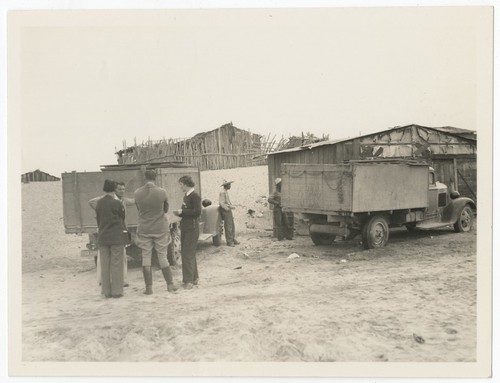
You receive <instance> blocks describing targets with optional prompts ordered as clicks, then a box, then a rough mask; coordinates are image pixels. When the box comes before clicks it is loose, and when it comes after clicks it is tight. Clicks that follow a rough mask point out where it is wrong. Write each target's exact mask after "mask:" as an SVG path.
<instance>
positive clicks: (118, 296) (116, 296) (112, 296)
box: [111, 294, 123, 298]
mask: <svg viewBox="0 0 500 383" xmlns="http://www.w3.org/2000/svg"><path fill="white" fill-rule="evenodd" d="M121 297H123V294H117V295H111V298H121Z"/></svg>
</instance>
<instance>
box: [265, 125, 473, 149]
mask: <svg viewBox="0 0 500 383" xmlns="http://www.w3.org/2000/svg"><path fill="white" fill-rule="evenodd" d="M411 126H416V127H419V128H424V129H430V130H435V131H439V132H441V133H446V134H449V135H451V136H457V137H460V138H462V139H465V140H468V141H472V142H476V138H470V137H471V136H473V137H476V132H475V131H474V130H467V129H461V128H455V127H452V126H443V127H429V126H422V125H416V124H411V125H405V126H396V127H394V128H390V129H386V130H381V131H379V132H374V133H370V134H365V135H362V136H357V137H351V138H342V139H338V140H329V141H321V142H316V143H314V144H308V145H302V146H297V147H295V148H290V149H285V150H280V151H277V152H272V153H268V155H269V156H272V155H274V154H280V153H290V152H298V151H302V150H307V149H314V148H317V147H320V146H325V145H335V144H338V143H342V142H348V141H352V140H354V139H357V138H364V137H370V136H373V135H378V134H381V133H387V132H389V131H391V130H397V129H406V128H409V127H411Z"/></svg>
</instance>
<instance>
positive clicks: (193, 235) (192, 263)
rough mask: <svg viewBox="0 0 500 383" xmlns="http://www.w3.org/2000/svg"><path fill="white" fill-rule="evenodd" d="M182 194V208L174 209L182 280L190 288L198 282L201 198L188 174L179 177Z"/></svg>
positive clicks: (186, 287) (185, 286)
mask: <svg viewBox="0 0 500 383" xmlns="http://www.w3.org/2000/svg"><path fill="white" fill-rule="evenodd" d="M179 185H180V186H181V189H182V191H183V192H184V193H185V195H184V203H183V204H182V208H181V209H179V210H176V211H174V214H175V215H177V216H179V217H181V218H182V219H181V223H180V227H181V259H182V282H183V287H184V288H185V289H192V288H193V285H197V284H198V279H199V276H198V265H197V263H196V246H197V245H198V237H199V236H200V219H199V218H200V215H201V198H200V195H199V194H198V193H196V192H195V190H194V181H193V179H192V178H191V177H190V176H183V177H181V178H180V179H179Z"/></svg>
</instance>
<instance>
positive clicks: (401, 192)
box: [281, 162, 429, 214]
mask: <svg viewBox="0 0 500 383" xmlns="http://www.w3.org/2000/svg"><path fill="white" fill-rule="evenodd" d="M428 173H429V168H428V166H427V165H425V164H409V163H370V162H359V163H356V162H351V163H346V164H321V165H316V164H314V165H313V164H283V165H282V170H281V178H282V180H283V181H282V188H283V189H282V205H283V207H284V208H285V210H288V211H293V212H298V213H300V212H303V213H316V214H332V213H336V212H337V213H361V212H374V211H390V210H399V209H414V208H424V207H427V204H428V202H427V193H428V186H429V184H428V182H429V181H428Z"/></svg>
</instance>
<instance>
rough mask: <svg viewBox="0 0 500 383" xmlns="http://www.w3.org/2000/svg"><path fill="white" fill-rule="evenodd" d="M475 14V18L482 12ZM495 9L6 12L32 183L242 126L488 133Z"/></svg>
mask: <svg viewBox="0 0 500 383" xmlns="http://www.w3.org/2000/svg"><path fill="white" fill-rule="evenodd" d="M476 10H478V9H477V8H476ZM483 11H485V8H483V9H482V10H481V9H480V10H478V12H471V9H470V8H469V9H464V8H451V7H441V8H419V9H417V8H392V9H390V8H378V9H375V8H359V9H353V8H347V9H345V8H328V9H253V10H250V9H244V10H241V9H240V10H237V9H233V10H227V9H226V10H221V9H219V10H163V11H161V10H156V11H118V10H114V11H95V12H82V11H81V12H35V11H32V12H24V13H23V14H19V13H18V14H14V15H12V14H11V15H9V17H10V18H8V21H9V22H10V23H11V24H13V25H15V24H16V22H17V21H20V24H22V26H21V27H18V28H12V31H13V32H12V34H11V37H13V38H11V40H10V45H9V46H8V51H9V50H10V51H11V52H14V53H13V55H14V56H15V57H14V58H13V60H17V61H15V62H16V64H18V65H19V66H18V68H17V71H18V72H17V73H18V76H17V77H16V78H15V79H14V81H12V82H11V84H13V85H12V86H16V87H18V89H19V97H18V98H15V97H14V98H13V100H14V102H18V105H19V107H20V116H21V117H20V127H21V141H22V145H21V148H20V150H21V159H22V165H21V170H22V172H23V173H24V172H28V171H32V170H35V169H41V170H43V171H46V172H48V173H51V174H53V175H57V176H58V175H60V174H61V173H62V172H65V171H73V170H76V171H97V170H99V166H100V165H103V164H115V163H116V155H115V154H114V153H115V151H116V150H120V149H122V148H123V145H124V140H125V141H126V144H127V146H130V145H132V144H133V143H134V141H135V142H137V143H141V142H143V141H146V140H148V139H149V138H150V139H152V140H158V139H162V138H180V137H184V138H187V137H191V136H193V135H195V134H197V133H200V132H204V131H209V130H213V129H216V128H218V127H219V126H221V125H223V124H225V123H228V122H232V123H233V124H234V125H235V126H236V127H238V128H240V129H244V130H249V131H251V132H253V133H257V134H262V135H265V136H267V135H268V134H271V136H274V135H276V136H277V137H281V136H284V137H288V136H290V135H300V134H301V132H311V133H313V134H315V135H317V136H322V135H323V134H328V135H329V137H330V138H331V139H340V138H347V137H355V136H358V135H362V134H368V133H373V132H376V131H380V130H384V129H387V128H390V127H394V126H403V125H408V124H412V123H415V124H419V125H424V126H455V127H459V128H464V129H471V130H477V129H478V124H480V121H481V118H480V116H479V111H478V105H479V103H480V101H479V96H478V92H479V91H480V89H479V90H478V87H479V86H481V84H479V81H478V80H479V77H480V75H479V71H480V68H481V66H480V65H479V64H478V63H479V62H480V60H481V58H482V57H483V56H484V54H485V52H484V50H483V49H482V48H481V47H482V46H481V44H480V43H478V41H480V40H481V39H482V38H483V37H484V36H482V35H481V33H482V32H483V31H484V29H478V27H479V25H481V24H482V23H484V21H485V19H486V20H489V15H488V13H487V12H483Z"/></svg>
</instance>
